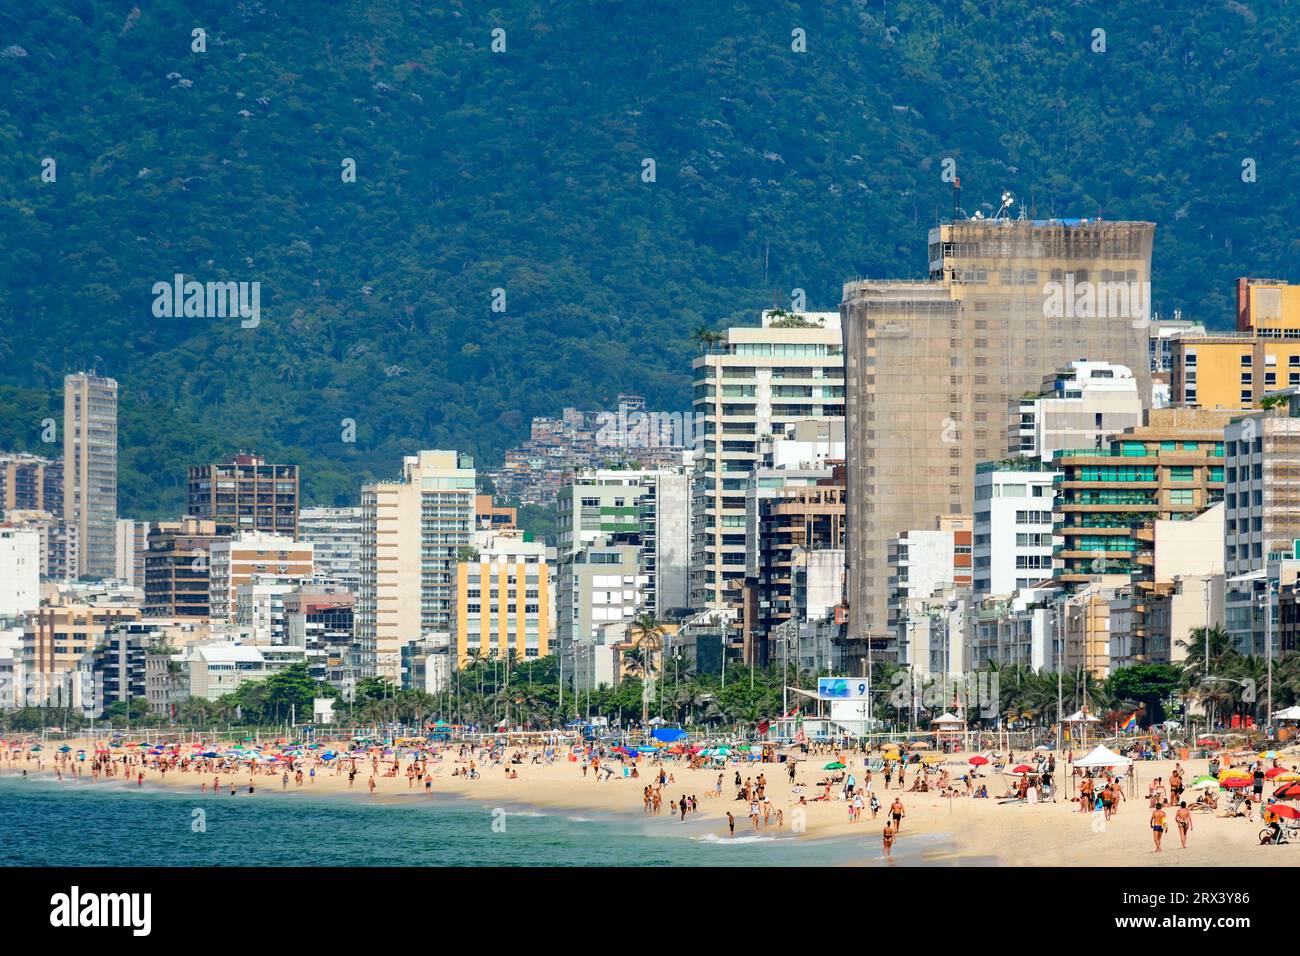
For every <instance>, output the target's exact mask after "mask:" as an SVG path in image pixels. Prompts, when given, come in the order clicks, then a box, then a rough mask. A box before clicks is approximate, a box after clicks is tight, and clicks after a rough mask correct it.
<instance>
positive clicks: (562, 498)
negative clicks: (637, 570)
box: [556, 468, 691, 614]
mask: <svg viewBox="0 0 1300 956" xmlns="http://www.w3.org/2000/svg"><path fill="white" fill-rule="evenodd" d="M556 514H557V519H556V529H557V534H556V538H557V541H556V545H557V548H556V550H557V553H558V554H559V555H560V556H564V555H567V554H573V553H574V552H575V551H576V550H577V549H578V548H581V547H583V546H585V545H588V544H591V543H592V542H594V541H596V540H597V539H598V538H605V539H613V538H614V537H616V536H617V537H619V538H620V539H621V540H623V541H626V542H629V543H632V542H636V543H638V544H639V545H640V547H641V573H642V574H644V575H645V576H646V578H647V579H648V586H647V594H646V611H647V612H648V613H654V614H663V613H665V612H668V611H670V610H674V609H680V608H686V607H689V605H690V599H691V595H690V560H691V476H690V474H688V473H687V471H686V470H685V469H684V468H662V469H654V470H639V471H617V470H604V469H600V470H592V471H587V472H581V473H579V474H576V475H574V476H573V477H572V478H571V479H569V480H568V481H566V483H565V485H564V486H563V487H562V488H561V489H560V492H559V494H558V495H557V497H556Z"/></svg>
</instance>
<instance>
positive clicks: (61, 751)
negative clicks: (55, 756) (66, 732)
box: [59, 744, 72, 754]
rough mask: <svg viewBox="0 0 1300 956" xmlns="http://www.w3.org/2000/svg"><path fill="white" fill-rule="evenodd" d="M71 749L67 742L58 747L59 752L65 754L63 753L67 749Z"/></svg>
mask: <svg viewBox="0 0 1300 956" xmlns="http://www.w3.org/2000/svg"><path fill="white" fill-rule="evenodd" d="M71 749H72V748H71V747H69V746H68V745H67V744H64V745H63V746H62V747H60V748H59V753H61V754H65V753H67V752H68V751H70V750H71Z"/></svg>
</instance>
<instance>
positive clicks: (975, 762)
mask: <svg viewBox="0 0 1300 956" xmlns="http://www.w3.org/2000/svg"><path fill="white" fill-rule="evenodd" d="M966 762H967V763H969V764H970V765H971V766H972V767H982V766H984V765H985V764H986V763H988V762H989V758H988V757H981V756H979V755H978V754H976V755H975V756H974V757H971V758H970V760H968V761H966Z"/></svg>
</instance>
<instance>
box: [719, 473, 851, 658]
mask: <svg viewBox="0 0 1300 956" xmlns="http://www.w3.org/2000/svg"><path fill="white" fill-rule="evenodd" d="M745 513H746V528H745V536H746V561H745V577H744V578H742V579H741V582H740V586H739V587H737V588H735V589H733V590H732V591H730V592H729V596H730V597H731V599H732V603H733V604H734V605H735V606H736V607H737V608H738V609H739V611H740V613H739V615H738V616H737V621H736V623H737V625H738V628H739V633H738V637H739V639H740V644H741V658H742V660H744V661H747V662H748V661H752V662H754V663H756V664H758V665H760V666H763V665H766V664H768V663H770V662H771V660H772V657H771V655H772V645H773V634H772V632H773V630H774V629H775V628H777V627H779V626H780V625H782V624H784V623H785V622H786V621H789V620H791V619H798V616H799V611H798V608H799V605H800V602H799V600H798V597H799V595H798V592H799V590H800V588H801V587H807V583H808V572H809V568H810V564H811V563H813V562H812V555H813V554H815V553H818V552H827V551H833V552H835V553H836V554H837V556H838V557H837V558H836V559H833V560H832V565H834V564H835V563H838V562H840V561H842V560H843V548H844V470H843V468H842V467H838V468H836V467H830V468H756V469H755V470H754V471H753V472H751V473H750V477H749V483H748V487H747V488H746V492H745ZM803 603H804V604H805V606H806V599H805V601H804V602H803ZM836 603H838V596H837V599H836Z"/></svg>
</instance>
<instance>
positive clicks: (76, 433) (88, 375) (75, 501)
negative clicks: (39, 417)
mask: <svg viewBox="0 0 1300 956" xmlns="http://www.w3.org/2000/svg"><path fill="white" fill-rule="evenodd" d="M63 520H64V521H65V522H66V523H68V524H71V525H75V526H76V529H77V542H78V547H79V549H80V555H81V567H80V571H81V574H82V576H83V577H88V578H101V579H105V578H111V577H113V574H114V571H115V570H116V556H117V552H116V538H115V535H116V522H117V382H115V381H114V380H113V379H111V378H104V377H102V376H99V375H96V374H95V373H94V372H78V373H76V374H75V375H68V376H66V377H65V378H64V379H63Z"/></svg>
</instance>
